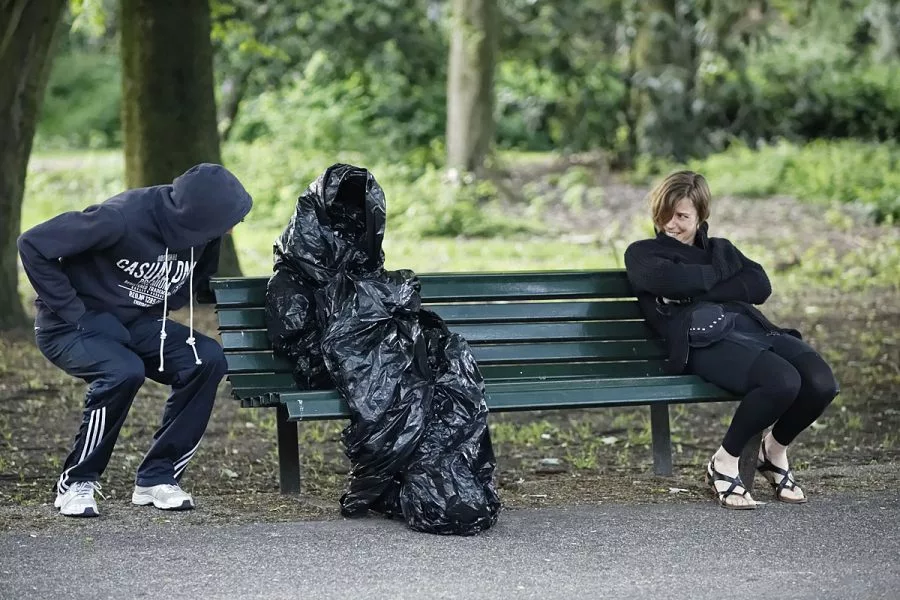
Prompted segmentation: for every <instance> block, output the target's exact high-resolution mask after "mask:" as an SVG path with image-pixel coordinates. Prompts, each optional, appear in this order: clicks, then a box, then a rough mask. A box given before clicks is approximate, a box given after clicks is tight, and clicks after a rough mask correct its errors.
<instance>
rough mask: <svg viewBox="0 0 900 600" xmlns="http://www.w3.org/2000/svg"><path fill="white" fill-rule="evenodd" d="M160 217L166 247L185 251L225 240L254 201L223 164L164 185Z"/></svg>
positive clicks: (189, 172) (205, 167) (194, 170)
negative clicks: (228, 232) (215, 240)
mask: <svg viewBox="0 0 900 600" xmlns="http://www.w3.org/2000/svg"><path fill="white" fill-rule="evenodd" d="M160 188H161V192H162V193H161V194H160V200H159V204H157V207H156V214H157V216H158V220H159V226H160V230H161V231H162V235H163V239H164V240H165V242H166V245H167V246H168V247H169V248H170V249H172V250H183V249H185V248H191V247H194V246H199V245H201V244H206V243H208V242H210V241H211V240H214V239H216V238H219V237H222V236H223V235H224V234H225V233H226V232H227V231H228V230H229V229H231V228H232V227H234V226H235V225H237V224H238V223H240V222H241V219H243V218H244V217H245V216H247V213H249V212H250V208H251V207H252V206H253V199H252V198H251V197H250V194H248V193H247V190H245V189H244V186H243V185H241V182H240V181H238V178H237V177H235V176H234V175H233V174H232V173H231V171H229V170H228V169H226V168H225V167H223V166H222V165H214V164H209V163H203V164H199V165H196V166H193V167H191V168H190V169H188V170H187V171H185V172H184V174H182V175H180V176H179V177H177V178H176V179H175V181H173V182H172V185H164V186H160Z"/></svg>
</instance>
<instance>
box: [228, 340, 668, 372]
mask: <svg viewBox="0 0 900 600" xmlns="http://www.w3.org/2000/svg"><path fill="white" fill-rule="evenodd" d="M472 354H473V355H474V356H475V360H477V361H478V362H479V364H480V365H482V366H483V365H487V364H527V363H551V362H598V361H603V360H608V361H620V360H649V359H660V358H664V357H665V350H664V348H663V346H662V344H661V343H659V342H658V341H624V342H621V341H620V342H559V343H547V344H484V345H480V346H472ZM225 358H226V360H227V361H228V371H229V372H230V373H250V372H266V373H284V372H290V371H291V370H292V366H291V363H290V361H288V360H287V359H286V358H284V357H281V356H275V355H274V354H273V353H272V352H239V353H233V352H227V353H226V354H225Z"/></svg>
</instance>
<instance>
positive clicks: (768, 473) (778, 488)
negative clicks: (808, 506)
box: [756, 440, 809, 504]
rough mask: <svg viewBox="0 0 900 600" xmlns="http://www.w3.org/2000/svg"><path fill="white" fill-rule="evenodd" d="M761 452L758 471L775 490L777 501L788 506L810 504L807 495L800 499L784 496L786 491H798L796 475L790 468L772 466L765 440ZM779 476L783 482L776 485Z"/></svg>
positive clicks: (801, 491)
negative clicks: (783, 493) (761, 456)
mask: <svg viewBox="0 0 900 600" xmlns="http://www.w3.org/2000/svg"><path fill="white" fill-rule="evenodd" d="M760 450H761V451H762V455H763V459H762V460H758V459H757V463H756V470H757V471H759V472H760V474H761V475H762V476H763V477H765V478H766V480H767V481H768V482H769V484H770V485H771V486H772V488H773V489H774V490H775V499H776V500H778V501H780V502H785V503H787V504H805V503H807V502H809V500H808V499H807V498H806V495H805V494H804V495H803V496H801V497H799V498H790V497H787V496H783V495H782V492H783V491H784V490H788V491H791V492H793V491H794V490H795V489H798V488H797V481H796V480H795V479H794V473H793V472H792V471H791V469H790V467H788V468H787V469H782V468H781V467H776V466H775V465H774V464H772V461H770V460H769V456H768V455H767V454H766V441H765V440H763V442H762V444H761V445H760ZM779 475H780V476H781V480H780V481H779V482H778V483H775V478H776V477H777V476H779ZM800 493H801V494H802V493H803V490H800Z"/></svg>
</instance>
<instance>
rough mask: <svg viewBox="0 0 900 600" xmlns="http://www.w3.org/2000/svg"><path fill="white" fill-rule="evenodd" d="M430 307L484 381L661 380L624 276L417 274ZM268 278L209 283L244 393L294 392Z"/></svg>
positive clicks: (655, 344) (654, 346) (654, 344)
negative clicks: (272, 326)
mask: <svg viewBox="0 0 900 600" xmlns="http://www.w3.org/2000/svg"><path fill="white" fill-rule="evenodd" d="M419 277H420V280H421V282H422V299H423V304H424V305H425V306H427V307H428V308H429V309H431V310H434V311H435V312H436V313H437V314H439V315H440V316H441V317H442V318H443V319H444V320H445V321H446V322H447V324H448V326H449V327H450V329H451V330H452V331H455V332H458V333H459V334H461V335H462V336H463V337H465V338H466V339H467V340H468V341H469V343H470V345H471V347H472V351H473V353H474V355H475V358H476V360H477V361H478V364H479V366H480V367H481V370H482V373H483V374H484V376H485V379H486V380H504V381H506V380H510V381H514V380H516V379H526V378H527V379H534V378H540V379H566V378H575V377H616V378H621V377H643V376H655V375H662V374H663V370H662V359H663V358H664V356H665V350H664V348H663V345H662V343H661V341H660V340H659V339H658V337H657V336H656V335H655V333H654V332H653V331H651V329H650V328H649V327H648V326H647V324H646V322H645V321H644V319H643V317H642V316H641V312H640V309H639V307H638V303H637V300H636V299H635V297H634V294H633V292H632V290H631V286H630V284H629V282H628V279H627V278H626V276H625V272H624V271H623V270H606V271H590V272H583V271H575V272H524V273H477V274H472V273H459V274H454V273H446V274H426V275H420V276H419ZM267 282H268V278H265V277H256V278H218V279H214V280H213V282H212V288H213V290H214V291H215V294H216V310H217V313H218V319H219V329H220V332H221V337H222V343H223V346H224V348H225V352H226V356H227V358H228V376H229V380H230V381H231V384H232V386H233V388H234V391H235V394H236V395H237V396H238V397H243V396H244V395H255V394H258V393H260V391H261V390H265V391H268V392H272V393H279V392H287V391H291V390H295V389H296V387H295V385H294V382H293V380H292V378H291V375H290V372H291V365H290V363H289V362H288V361H287V360H285V359H283V358H281V357H276V356H275V355H274V354H273V353H272V349H271V345H270V344H269V340H268V337H267V336H266V329H265V308H264V307H265V291H266V284H267Z"/></svg>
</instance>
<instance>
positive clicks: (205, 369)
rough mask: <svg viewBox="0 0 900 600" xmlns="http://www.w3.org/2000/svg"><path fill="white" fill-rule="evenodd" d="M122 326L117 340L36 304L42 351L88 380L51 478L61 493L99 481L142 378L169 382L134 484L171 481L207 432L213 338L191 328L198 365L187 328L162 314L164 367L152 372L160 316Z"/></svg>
mask: <svg viewBox="0 0 900 600" xmlns="http://www.w3.org/2000/svg"><path fill="white" fill-rule="evenodd" d="M125 326H126V328H127V329H128V331H129V333H130V334H131V341H130V342H129V343H127V344H122V343H120V342H118V341H117V340H114V339H111V338H109V337H106V336H104V335H102V334H98V333H94V332H88V331H79V330H78V329H77V328H76V327H75V326H74V325H70V324H69V323H66V322H65V321H63V320H62V319H60V318H59V317H58V316H56V314H54V313H52V312H50V311H47V310H40V311H39V312H38V315H37V318H36V319H35V338H36V341H37V345H38V348H39V349H40V351H41V353H43V355H44V356H45V357H47V359H48V360H50V362H52V363H53V364H54V365H56V366H57V367H59V368H60V369H63V370H64V371H65V372H66V373H68V374H69V375H72V376H74V377H78V378H80V379H83V380H84V381H85V382H87V384H88V390H87V394H86V395H85V401H84V413H83V416H82V420H81V427H80V428H79V429H78V433H77V435H76V436H75V442H74V444H73V446H72V451H71V453H70V454H69V455H68V457H67V458H66V462H65V465H64V467H63V472H62V474H61V475H60V477H59V480H58V481H57V492H58V493H60V494H62V493H65V492H66V490H68V489H69V486H71V485H72V483H73V482H76V481H98V480H99V478H100V475H102V474H103V471H104V470H105V469H106V466H107V464H108V463H109V459H110V456H111V455H112V451H113V447H114V446H115V443H116V439H117V438H118V436H119V431H120V430H121V428H122V424H123V423H124V422H125V417H126V416H127V415H128V410H129V409H130V408H131V403H132V401H133V400H134V397H135V394H137V391H138V390H139V389H140V387H141V385H142V384H143V383H144V379H145V378H150V379H152V380H153V381H157V382H159V383H162V384H165V385H169V386H171V388H172V392H171V394H170V395H169V399H168V401H167V402H166V405H165V409H164V411H163V416H162V423H161V424H160V426H159V429H157V431H156V433H155V435H154V436H153V443H152V445H151V446H150V449H149V450H148V452H147V454H146V455H145V456H144V460H143V461H142V462H141V464H140V466H139V467H138V470H137V476H136V478H135V483H136V484H137V485H140V486H152V485H159V484H175V483H177V482H178V481H179V479H180V478H181V476H182V475H183V474H184V470H185V468H186V467H187V465H188V462H189V461H190V460H191V458H192V457H193V456H194V453H196V452H197V448H198V447H199V446H200V440H201V438H202V437H203V433H204V432H205V431H206V426H207V424H208V423H209V418H210V415H211V414H212V407H213V403H214V402H215V397H216V388H217V387H218V385H219V382H220V381H221V380H222V378H223V377H224V375H225V370H226V363H225V355H224V353H223V351H222V347H221V346H220V345H219V343H218V342H217V341H215V340H213V339H212V338H209V337H207V336H205V335H202V334H200V333H198V332H196V331H195V332H194V337H195V338H196V349H197V354H198V355H199V357H200V359H201V361H202V363H201V364H199V365H198V364H196V360H195V358H194V353H193V351H192V350H191V347H190V346H188V345H187V344H186V343H185V340H186V339H187V337H188V335H189V332H190V330H189V329H188V327H185V326H184V325H181V324H180V323H176V322H174V321H169V320H167V321H166V333H167V336H166V339H165V345H164V349H163V356H164V360H163V363H164V369H163V371H159V365H160V359H159V332H160V328H161V326H162V323H161V319H160V317H158V316H156V317H153V316H149V315H148V316H143V317H140V318H138V319H136V320H135V321H133V322H131V323H128V324H126V325H125Z"/></svg>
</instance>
